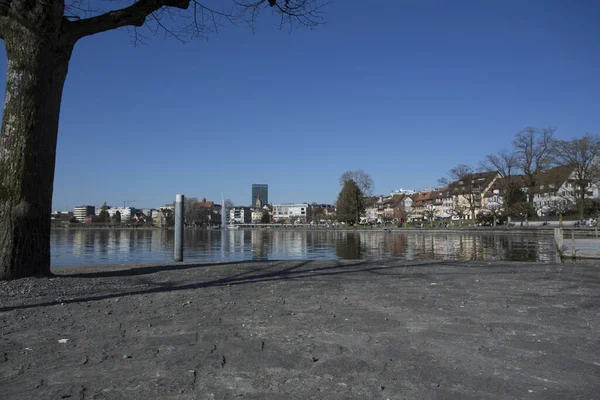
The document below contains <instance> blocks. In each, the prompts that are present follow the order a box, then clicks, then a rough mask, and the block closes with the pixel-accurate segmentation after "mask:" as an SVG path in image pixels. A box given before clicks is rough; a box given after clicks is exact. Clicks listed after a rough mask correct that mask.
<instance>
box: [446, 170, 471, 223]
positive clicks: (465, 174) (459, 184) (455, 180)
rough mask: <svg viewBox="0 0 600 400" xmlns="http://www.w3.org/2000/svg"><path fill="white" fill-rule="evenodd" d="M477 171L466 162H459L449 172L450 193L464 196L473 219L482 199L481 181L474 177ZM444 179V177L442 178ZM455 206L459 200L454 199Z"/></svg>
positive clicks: (455, 195)
mask: <svg viewBox="0 0 600 400" xmlns="http://www.w3.org/2000/svg"><path fill="white" fill-rule="evenodd" d="M474 175H475V171H474V170H473V168H472V167H470V166H469V165H466V164H459V165H457V166H456V167H454V168H452V169H451V170H450V171H449V172H448V176H449V177H450V183H449V188H448V189H449V193H450V194H451V195H452V196H454V197H455V198H456V199H458V198H462V199H464V201H465V202H466V205H467V207H468V209H469V211H470V212H471V219H472V220H473V221H475V209H476V208H477V205H478V204H479V200H480V199H481V197H480V193H481V188H480V186H479V182H478V181H477V180H476V179H474ZM441 181H443V179H442V180H441ZM453 204H454V207H455V208H456V207H458V206H459V205H460V202H459V201H453Z"/></svg>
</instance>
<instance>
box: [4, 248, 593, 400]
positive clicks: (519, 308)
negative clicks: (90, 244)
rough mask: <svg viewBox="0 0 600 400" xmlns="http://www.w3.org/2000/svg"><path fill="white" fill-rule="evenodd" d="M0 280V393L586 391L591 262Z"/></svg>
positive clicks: (199, 267) (387, 264) (268, 265)
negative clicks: (577, 263) (588, 263)
mask: <svg viewBox="0 0 600 400" xmlns="http://www.w3.org/2000/svg"><path fill="white" fill-rule="evenodd" d="M55 272H56V273H57V274H59V276H57V277H56V278H52V279H24V280H19V281H14V282H0V397H1V398H2V399H7V400H8V399H64V398H67V399H145V400H147V399H162V398H164V399H238V398H241V399H311V398H312V399H430V398H441V399H444V398H447V399H456V398H460V399H501V398H502V399H503V398H518V399H567V398H568V399H592V398H597V396H598V393H600V311H599V310H600V309H599V306H600V267H594V266H590V265H587V266H582V265H575V266H574V265H540V264H522V263H480V262H477V263H476V262H472V263H469V262H443V261H440V262H429V263H428V262H406V261H389V260H388V261H386V260H384V261H380V262H350V261H349V262H336V261H329V262H328V261H312V262H306V261H285V262H245V263H230V264H180V265H177V266H175V265H173V264H171V265H153V266H138V267H136V268H130V267H124V266H121V267H109V266H105V267H86V268H70V269H59V270H56V271H55Z"/></svg>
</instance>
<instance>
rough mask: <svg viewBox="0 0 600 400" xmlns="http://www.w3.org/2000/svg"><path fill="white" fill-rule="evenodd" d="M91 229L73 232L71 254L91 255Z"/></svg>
mask: <svg viewBox="0 0 600 400" xmlns="http://www.w3.org/2000/svg"><path fill="white" fill-rule="evenodd" d="M92 234H93V231H92V230H91V229H79V230H75V231H74V232H73V254H75V255H82V254H85V253H93V246H94V238H93V236H92Z"/></svg>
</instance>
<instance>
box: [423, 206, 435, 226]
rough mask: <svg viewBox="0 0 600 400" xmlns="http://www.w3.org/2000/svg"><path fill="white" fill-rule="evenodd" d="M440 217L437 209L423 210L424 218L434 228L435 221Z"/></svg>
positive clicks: (426, 208) (427, 208)
mask: <svg viewBox="0 0 600 400" xmlns="http://www.w3.org/2000/svg"><path fill="white" fill-rule="evenodd" d="M437 216H438V210H437V208H435V207H428V206H425V208H424V209H423V217H425V219H427V220H428V221H429V224H430V225H431V226H432V227H433V221H434V220H435V218H436V217H437Z"/></svg>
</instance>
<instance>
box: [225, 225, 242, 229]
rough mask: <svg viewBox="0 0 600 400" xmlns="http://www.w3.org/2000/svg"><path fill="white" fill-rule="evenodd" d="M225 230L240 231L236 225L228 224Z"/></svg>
mask: <svg viewBox="0 0 600 400" xmlns="http://www.w3.org/2000/svg"><path fill="white" fill-rule="evenodd" d="M227 229H240V227H239V226H237V225H233V224H229V225H227Z"/></svg>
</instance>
